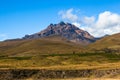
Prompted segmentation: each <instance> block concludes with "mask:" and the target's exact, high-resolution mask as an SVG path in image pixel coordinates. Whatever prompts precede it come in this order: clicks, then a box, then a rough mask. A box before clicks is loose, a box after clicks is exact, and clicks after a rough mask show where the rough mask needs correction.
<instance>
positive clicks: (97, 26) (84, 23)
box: [59, 8, 120, 37]
mask: <svg viewBox="0 0 120 80" xmlns="http://www.w3.org/2000/svg"><path fill="white" fill-rule="evenodd" d="M74 11H76V10H74V9H73V8H71V9H68V10H66V11H61V12H59V15H61V18H62V19H63V20H64V19H68V20H69V21H71V22H72V23H73V24H74V25H76V26H77V27H79V28H81V29H84V30H86V31H88V32H90V33H91V34H92V35H94V36H95V37H100V36H103V35H106V34H114V33H118V32H120V14H117V13H113V12H110V11H104V12H101V13H99V14H98V16H97V17H95V16H89V17H88V16H82V18H81V17H79V16H78V14H77V13H76V14H73V13H74Z"/></svg>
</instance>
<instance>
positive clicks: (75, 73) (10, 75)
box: [0, 69, 120, 80]
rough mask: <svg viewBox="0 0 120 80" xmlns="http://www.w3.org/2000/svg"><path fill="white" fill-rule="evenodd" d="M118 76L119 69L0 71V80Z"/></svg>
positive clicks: (119, 73)
mask: <svg viewBox="0 0 120 80" xmlns="http://www.w3.org/2000/svg"><path fill="white" fill-rule="evenodd" d="M115 75H116V76H119V75H120V69H108V70H96V69H85V70H84V69H83V70H39V69H8V70H0V80H24V79H28V78H33V79H34V80H41V79H43V80H45V79H47V78H51V79H55V78H57V79H58V78H63V79H64V78H90V77H91V76H92V77H94V78H102V77H105V76H107V77H108V78H114V77H116V76H115Z"/></svg>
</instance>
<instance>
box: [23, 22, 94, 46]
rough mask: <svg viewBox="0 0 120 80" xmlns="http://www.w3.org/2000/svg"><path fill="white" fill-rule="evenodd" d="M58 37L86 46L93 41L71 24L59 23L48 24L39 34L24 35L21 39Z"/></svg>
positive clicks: (87, 34) (91, 37)
mask: <svg viewBox="0 0 120 80" xmlns="http://www.w3.org/2000/svg"><path fill="white" fill-rule="evenodd" d="M53 35H59V36H61V37H64V38H66V39H68V40H69V41H72V42H77V43H83V44H88V43H91V42H94V41H95V38H94V37H93V36H92V35H90V34H89V33H88V32H87V31H84V30H82V29H79V28H78V27H76V26H75V25H73V24H70V23H64V22H60V23H58V24H50V25H49V26H48V27H47V28H46V29H44V30H43V31H41V32H38V33H35V34H32V35H25V37H23V39H36V38H44V37H48V36H53Z"/></svg>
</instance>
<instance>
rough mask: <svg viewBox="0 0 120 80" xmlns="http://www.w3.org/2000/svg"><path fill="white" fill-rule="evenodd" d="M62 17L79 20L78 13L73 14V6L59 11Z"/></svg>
mask: <svg viewBox="0 0 120 80" xmlns="http://www.w3.org/2000/svg"><path fill="white" fill-rule="evenodd" d="M58 14H59V15H60V16H61V17H62V19H67V20H69V21H77V20H78V16H77V15H76V14H73V8H71V9H68V10H67V11H63V10H62V11H60V12H59V13H58Z"/></svg>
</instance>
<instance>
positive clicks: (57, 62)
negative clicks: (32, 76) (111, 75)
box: [0, 53, 120, 69]
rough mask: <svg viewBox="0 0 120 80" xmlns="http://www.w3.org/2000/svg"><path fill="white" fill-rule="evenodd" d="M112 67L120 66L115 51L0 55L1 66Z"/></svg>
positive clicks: (118, 57) (119, 59)
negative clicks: (17, 55) (21, 55)
mask: <svg viewBox="0 0 120 80" xmlns="http://www.w3.org/2000/svg"><path fill="white" fill-rule="evenodd" d="M111 65H112V66H111ZM111 67H113V68H114V67H115V68H117V67H118V68H119V67H120V55H118V54H113V53H107V54H105V53H74V54H45V55H37V56H27V57H26V56H23V57H8V56H0V68H41V69H43V68H49V69H52V68H53V69H84V68H88V69H89V68H111Z"/></svg>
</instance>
